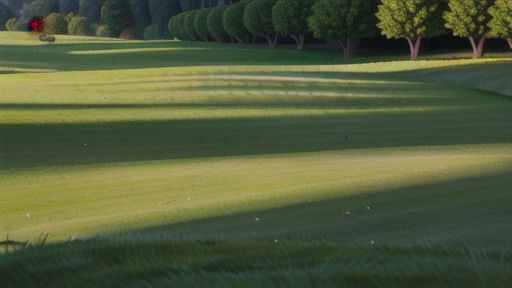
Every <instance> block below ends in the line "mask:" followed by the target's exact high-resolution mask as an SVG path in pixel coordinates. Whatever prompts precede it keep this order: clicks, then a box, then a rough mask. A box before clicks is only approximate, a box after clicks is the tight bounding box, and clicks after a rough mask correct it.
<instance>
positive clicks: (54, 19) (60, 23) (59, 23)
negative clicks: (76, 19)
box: [44, 12, 68, 35]
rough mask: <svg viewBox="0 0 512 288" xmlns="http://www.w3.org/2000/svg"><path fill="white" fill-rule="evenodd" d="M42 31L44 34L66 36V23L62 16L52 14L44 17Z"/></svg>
mask: <svg viewBox="0 0 512 288" xmlns="http://www.w3.org/2000/svg"><path fill="white" fill-rule="evenodd" d="M44 31H45V33H46V34H50V35H55V34H67V33H68V21H66V18H65V17H64V15H62V14H59V13H55V12H53V13H52V14H50V15H48V17H46V21H45V27H44Z"/></svg>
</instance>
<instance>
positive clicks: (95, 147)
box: [0, 107, 512, 171]
mask: <svg viewBox="0 0 512 288" xmlns="http://www.w3.org/2000/svg"><path fill="white" fill-rule="evenodd" d="M473 110H475V111H473ZM473 110H471V109H469V108H466V109H463V110H462V112H457V111H456V110H452V111H450V112H447V111H435V110H434V112H429V111H427V112H403V111H398V112H394V111H385V112H371V113H368V114H366V113H362V114H360V115H358V114H347V115H344V114H340V113H334V114H329V113H326V114H323V115H322V114H320V115H314V116H300V115H299V116H279V117H277V116H273V117H270V116H265V115H262V116H261V117H228V118H216V119H188V120H160V121H159V120H149V121H119V122H100V123H81V124H3V125H1V126H0V134H1V135H2V137H1V138H0V149H1V150H0V163H1V164H0V165H1V168H0V170H3V171H5V170H9V169H16V168H31V167H49V166H61V165H64V166H67V165H91V164H100V163H117V162H132V161H151V160H170V159H188V158H204V157H224V156H242V155H261V154H282V153H299V152H315V151H328V150H349V149H365V148H385V147H414V146H436V145H461V144H484V143H510V123H512V122H511V121H510V114H508V113H505V114H504V113H498V114H496V111H494V112H493V113H490V112H489V113H481V114H478V113H477V112H478V111H477V110H478V107H476V108H473ZM56 111H57V110H56ZM105 113H108V111H105Z"/></svg>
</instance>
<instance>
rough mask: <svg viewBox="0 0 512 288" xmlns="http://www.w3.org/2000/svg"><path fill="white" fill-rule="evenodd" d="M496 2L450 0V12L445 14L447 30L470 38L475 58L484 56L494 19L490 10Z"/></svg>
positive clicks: (491, 0)
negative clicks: (490, 23) (489, 24)
mask: <svg viewBox="0 0 512 288" xmlns="http://www.w3.org/2000/svg"><path fill="white" fill-rule="evenodd" d="M494 2H495V1H494V0H467V1H466V0H465V1H460V0H448V5H449V7H450V11H446V12H445V13H444V19H445V20H446V25H445V26H446V28H449V29H452V30H453V35H455V36H460V37H468V38H469V41H470V42H471V46H472V47H473V58H475V59H476V58H481V57H482V56H483V49H484V42H485V39H486V38H487V37H488V35H487V34H488V33H489V32H490V31H491V28H490V27H489V26H488V25H487V24H488V23H489V21H491V19H492V15H491V14H489V12H488V10H489V8H491V6H493V5H494Z"/></svg>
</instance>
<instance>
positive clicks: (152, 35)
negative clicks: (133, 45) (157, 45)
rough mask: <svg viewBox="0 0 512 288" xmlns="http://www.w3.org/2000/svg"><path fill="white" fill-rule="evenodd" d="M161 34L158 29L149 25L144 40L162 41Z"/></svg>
mask: <svg viewBox="0 0 512 288" xmlns="http://www.w3.org/2000/svg"><path fill="white" fill-rule="evenodd" d="M160 38H161V37H160V33H158V27H156V26H153V25H149V26H148V27H146V29H145V30H144V40H160Z"/></svg>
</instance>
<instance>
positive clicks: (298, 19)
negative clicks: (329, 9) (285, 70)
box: [272, 0, 316, 50]
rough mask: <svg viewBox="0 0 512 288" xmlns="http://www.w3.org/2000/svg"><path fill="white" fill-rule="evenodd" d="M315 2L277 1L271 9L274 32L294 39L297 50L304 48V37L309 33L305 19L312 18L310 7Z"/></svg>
mask: <svg viewBox="0 0 512 288" xmlns="http://www.w3.org/2000/svg"><path fill="white" fill-rule="evenodd" d="M315 2H316V0H301V1H297V0H279V1H277V3H276V5H274V8H272V23H273V24H274V29H275V31H276V32H277V33H279V34H281V35H284V36H288V35H290V36H291V37H292V38H293V39H295V41H296V42H297V49H298V50H301V49H302V48H303V47H304V36H305V34H306V33H308V32H309V31H310V29H309V26H308V20H307V19H308V18H309V17H311V16H313V10H312V9H311V7H312V6H313V4H315Z"/></svg>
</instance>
